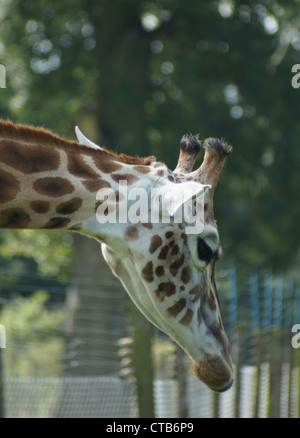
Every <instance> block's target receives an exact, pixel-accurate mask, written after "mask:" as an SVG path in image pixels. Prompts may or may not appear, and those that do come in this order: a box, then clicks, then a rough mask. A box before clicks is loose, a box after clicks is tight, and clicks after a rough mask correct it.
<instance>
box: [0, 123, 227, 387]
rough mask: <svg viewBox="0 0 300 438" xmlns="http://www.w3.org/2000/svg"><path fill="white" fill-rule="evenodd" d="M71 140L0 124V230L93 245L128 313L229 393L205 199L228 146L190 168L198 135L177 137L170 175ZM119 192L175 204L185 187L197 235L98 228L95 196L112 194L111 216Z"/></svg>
mask: <svg viewBox="0 0 300 438" xmlns="http://www.w3.org/2000/svg"><path fill="white" fill-rule="evenodd" d="M75 132H76V135H77V138H78V142H76V141H69V140H65V139H63V138H61V137H59V136H57V135H55V134H53V133H51V132H50V131H47V130H45V129H43V128H35V127H30V126H24V125H16V124H13V123H12V122H10V121H0V228H3V229H7V228H10V229H61V230H68V231H73V232H79V233H81V234H84V235H86V236H88V237H90V238H94V239H96V240H97V241H98V242H100V244H101V247H102V253H103V256H104V258H105V260H106V262H107V263H108V265H109V266H110V268H111V270H112V272H113V274H114V275H115V276H116V277H118V278H119V279H120V281H121V283H122V284H123V286H124V288H125V290H126V291H127V292H128V294H129V296H130V297H131V299H132V300H133V301H134V303H135V304H136V306H137V307H138V309H139V310H140V311H141V312H142V313H143V314H144V316H145V317H146V318H147V319H148V320H150V322H152V323H153V324H154V325H155V326H156V327H158V328H159V329H161V330H162V331H163V332H165V333H167V334H168V335H169V336H170V337H171V338H172V339H173V340H174V341H175V342H176V343H177V344H178V345H180V346H181V347H182V349H183V350H184V351H185V352H186V353H187V354H188V355H189V356H190V358H191V360H192V364H193V369H194V372H195V375H196V376H197V377H198V378H199V379H200V380H201V381H202V382H204V383H205V384H206V385H207V386H208V387H209V388H210V389H212V390H214V391H217V392H221V391H225V390H227V389H229V388H230V386H231V385H232V382H233V366H232V361H231V357H230V352H229V345H228V339H227V336H226V334H225V331H224V327H223V324H222V319H221V311H220V305H219V300H218V295H217V289H216V284H215V281H214V266H215V262H216V260H217V259H218V257H219V256H220V252H221V247H220V240H219V234H218V230H217V225H216V221H215V219H214V211H213V194H214V190H215V188H216V186H217V183H218V179H219V174H220V172H221V169H222V167H223V164H224V162H225V158H226V156H227V155H228V154H229V153H230V152H231V147H230V146H229V145H228V144H226V143H225V142H224V141H221V140H218V139H215V138H209V139H206V140H205V141H204V143H203V149H204V158H203V162H202V164H201V165H200V167H199V168H198V169H196V170H193V167H194V164H195V161H196V159H197V157H198V155H199V154H200V151H201V149H202V144H201V142H200V140H199V138H198V136H184V137H183V138H182V140H181V142H180V152H179V160H178V164H177V166H176V168H175V169H174V171H171V170H170V169H169V168H168V167H167V166H166V165H165V164H164V163H161V162H159V161H157V160H156V159H155V157H152V156H151V157H146V158H139V157H130V156H127V155H124V154H122V155H118V154H116V153H114V152H112V151H110V150H108V149H106V148H105V147H100V146H98V145H96V144H95V143H93V142H92V141H90V140H88V139H87V138H86V137H85V136H84V135H83V134H82V133H81V131H80V129H79V128H78V127H76V128H75ZM122 184H123V185H124V184H126V187H127V188H131V189H133V188H139V189H141V188H143V189H144V190H145V191H146V192H147V193H149V192H150V191H151V190H152V189H153V188H154V187H155V188H156V189H158V193H163V192H164V193H165V192H167V193H173V194H174V193H175V198H176V197H178V195H179V194H180V191H181V188H182V187H186V186H187V187H190V188H191V189H192V195H193V196H195V194H197V193H198V192H199V193H200V192H201V193H202V194H203V199H204V205H203V211H204V212H203V227H202V230H201V232H200V233H198V234H191V233H187V224H186V223H185V219H184V218H183V219H182V220H181V222H178V223H177V222H175V221H174V220H173V221H172V220H170V221H169V222H163V221H158V222H155V223H153V222H151V221H145V222H142V221H141V222H137V223H128V222H126V221H124V222H123V223H110V222H108V221H106V222H105V221H102V222H103V223H102V222H101V219H104V217H105V216H109V214H110V213H108V209H107V208H106V210H104V209H102V210H101V208H102V207H103V204H104V202H103V200H102V201H101V200H99V198H98V196H97V195H98V193H99V191H100V192H101V190H106V189H111V190H113V191H114V193H115V195H116V196H115V200H116V202H115V204H114V205H113V208H112V210H111V211H112V212H113V211H114V209H115V211H116V210H120V209H122V205H123V204H124V202H125V199H124V198H125V196H124V193H123V192H122V190H121V189H122ZM120 188H121V189H120ZM160 191H161V192H160ZM180 199H181V198H180ZM192 199H194V198H192ZM185 201H186V200H185V199H184V200H183V201H180V202H179V206H178V205H177V206H176V208H177V209H178V207H179V208H180V207H182V206H183V203H184V202H185ZM126 208H128V207H126ZM147 208H149V209H150V208H151V205H150V206H149V207H147ZM161 208H163V207H161ZM99 209H100V210H99ZM169 213H170V212H169ZM171 214H174V211H172V212H171ZM99 216H100V220H99Z"/></svg>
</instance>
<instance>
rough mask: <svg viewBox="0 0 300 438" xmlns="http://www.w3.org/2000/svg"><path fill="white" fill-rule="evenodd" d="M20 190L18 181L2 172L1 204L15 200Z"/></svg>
mask: <svg viewBox="0 0 300 438" xmlns="http://www.w3.org/2000/svg"><path fill="white" fill-rule="evenodd" d="M19 190H20V185H19V182H18V180H17V179H16V178H15V177H14V176H13V175H11V174H10V173H8V172H5V171H4V170H2V169H1V170H0V203H1V204H2V203H3V204H4V203H5V202H9V201H11V200H13V199H14V198H15V196H16V194H17V193H18V191H19Z"/></svg>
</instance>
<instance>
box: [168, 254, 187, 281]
mask: <svg viewBox="0 0 300 438" xmlns="http://www.w3.org/2000/svg"><path fill="white" fill-rule="evenodd" d="M183 262H184V255H183V254H182V256H181V257H180V258H179V259H177V260H175V262H173V263H172V264H171V265H170V273H171V274H172V275H173V276H174V277H175V275H176V274H177V272H178V270H179V268H180V266H182V264H183Z"/></svg>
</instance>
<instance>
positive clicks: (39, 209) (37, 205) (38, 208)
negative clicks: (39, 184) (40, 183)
mask: <svg viewBox="0 0 300 438" xmlns="http://www.w3.org/2000/svg"><path fill="white" fill-rule="evenodd" d="M30 207H31V208H32V210H33V211H34V212H35V213H39V214H43V213H47V211H48V210H49V208H50V204H49V202H47V201H32V202H31V203H30Z"/></svg>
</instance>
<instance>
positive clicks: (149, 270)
mask: <svg viewBox="0 0 300 438" xmlns="http://www.w3.org/2000/svg"><path fill="white" fill-rule="evenodd" d="M142 277H143V278H144V280H146V281H147V282H148V283H151V282H152V281H153V263H152V262H151V261H150V262H148V263H147V264H146V266H145V267H144V269H142Z"/></svg>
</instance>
